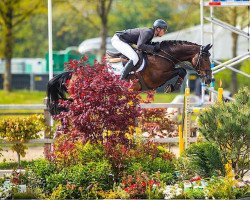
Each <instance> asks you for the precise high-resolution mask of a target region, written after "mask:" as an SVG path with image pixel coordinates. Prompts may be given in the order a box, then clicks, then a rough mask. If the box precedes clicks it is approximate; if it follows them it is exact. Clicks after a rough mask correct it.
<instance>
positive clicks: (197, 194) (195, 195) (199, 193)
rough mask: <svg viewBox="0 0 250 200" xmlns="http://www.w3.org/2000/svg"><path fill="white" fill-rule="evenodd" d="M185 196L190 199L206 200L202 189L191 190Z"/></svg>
mask: <svg viewBox="0 0 250 200" xmlns="http://www.w3.org/2000/svg"><path fill="white" fill-rule="evenodd" d="M184 196H185V197H187V198H188V199H205V195H204V192H203V190H201V189H191V190H187V191H186V192H185V193H184Z"/></svg>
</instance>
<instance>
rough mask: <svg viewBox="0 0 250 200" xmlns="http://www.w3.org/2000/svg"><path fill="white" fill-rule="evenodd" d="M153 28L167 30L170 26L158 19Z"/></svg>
mask: <svg viewBox="0 0 250 200" xmlns="http://www.w3.org/2000/svg"><path fill="white" fill-rule="evenodd" d="M153 27H154V28H162V29H165V30H167V28H168V25H167V23H166V22H165V21H164V20H163V19H157V20H155V22H154V25H153Z"/></svg>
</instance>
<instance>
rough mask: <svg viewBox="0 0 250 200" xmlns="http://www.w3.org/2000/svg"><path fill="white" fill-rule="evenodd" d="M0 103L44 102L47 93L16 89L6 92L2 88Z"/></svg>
mask: <svg viewBox="0 0 250 200" xmlns="http://www.w3.org/2000/svg"><path fill="white" fill-rule="evenodd" d="M0 97H1V98H0V104H43V99H44V98H45V97H46V93H45V92H44V91H43V92H40V91H32V92H31V91H28V90H16V91H12V92H6V91H3V90H0Z"/></svg>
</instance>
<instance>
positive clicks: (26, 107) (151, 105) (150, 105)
mask: <svg viewBox="0 0 250 200" xmlns="http://www.w3.org/2000/svg"><path fill="white" fill-rule="evenodd" d="M211 104H212V103H209V102H208V103H203V104H202V105H200V104H197V103H196V104H195V103H192V104H190V105H191V108H197V107H199V108H203V107H207V106H210V105H211ZM183 105H184V104H183V103H142V104H140V106H141V107H142V108H183ZM46 109H47V107H46V105H45V104H0V111H1V110H44V111H47V110H46ZM44 113H45V112H44ZM1 114H4V113H1ZM8 114H9V113H8ZM11 114H15V115H18V114H19V113H11ZM22 114H23V113H22ZM24 114H25V113H24ZM29 114H32V113H29ZM45 117H49V115H45ZM151 140H152V141H155V142H159V143H178V142H179V137H173V138H154V139H151ZM196 140H197V138H189V142H196ZM53 142H54V140H53V139H49V138H43V139H33V140H29V141H27V142H26V143H32V144H52V143H53ZM15 143H17V144H18V143H20V142H18V141H16V142H13V141H12V142H8V141H4V140H0V144H15Z"/></svg>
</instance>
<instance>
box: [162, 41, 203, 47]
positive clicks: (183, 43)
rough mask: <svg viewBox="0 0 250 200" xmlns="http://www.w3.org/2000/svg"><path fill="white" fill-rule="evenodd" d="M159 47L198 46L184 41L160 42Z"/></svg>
mask: <svg viewBox="0 0 250 200" xmlns="http://www.w3.org/2000/svg"><path fill="white" fill-rule="evenodd" d="M161 45H163V46H168V45H171V46H172V45H195V46H200V45H199V44H196V43H193V42H189V41H184V40H164V41H162V42H161Z"/></svg>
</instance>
